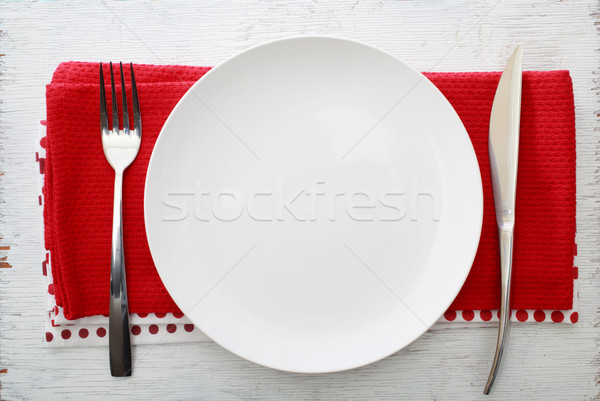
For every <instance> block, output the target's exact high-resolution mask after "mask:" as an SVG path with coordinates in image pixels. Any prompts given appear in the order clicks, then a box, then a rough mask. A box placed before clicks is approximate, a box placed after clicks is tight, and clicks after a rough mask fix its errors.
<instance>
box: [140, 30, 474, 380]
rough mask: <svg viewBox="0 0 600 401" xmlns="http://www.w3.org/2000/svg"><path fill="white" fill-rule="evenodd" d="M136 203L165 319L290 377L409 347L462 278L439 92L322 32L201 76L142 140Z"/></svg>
mask: <svg viewBox="0 0 600 401" xmlns="http://www.w3.org/2000/svg"><path fill="white" fill-rule="evenodd" d="M296 195H298V196H297V197H296ZM294 199H295V200H294ZM144 205H145V210H144V213H145V219H146V231H147V235H148V242H149V244H150V249H151V251H152V257H153V258H154V262H155V264H156V267H157V269H158V272H159V274H160V277H161V278H162V280H163V282H164V284H165V286H166V288H167V289H168V291H169V293H170V294H171V295H172V297H173V299H174V300H175V302H176V303H177V305H178V306H179V307H180V308H181V310H182V311H183V312H184V313H185V314H186V315H187V316H188V317H189V318H190V319H191V320H192V321H193V322H194V323H195V325H196V326H197V327H198V328H199V329H200V330H202V331H203V332H204V333H206V334H207V335H208V336H209V337H210V338H211V339H213V340H214V341H215V342H217V343H218V344H220V345H221V346H223V347H225V348H226V349H228V350H230V351H231V352H234V353H235V354H237V355H239V356H241V357H243V358H246V359H248V360H250V361H253V362H256V363H259V364H262V365H265V366H269V367H272V368H276V369H281V370H288V371H295V372H330V371H339V370H344V369H350V368H354V367H358V366H362V365H365V364H368V363H371V362H374V361H376V360H379V359H381V358H384V357H385V356H387V355H390V354H392V353H394V352H396V351H398V350H399V349H401V348H402V347H404V346H406V345H408V344H409V343H410V342H412V341H413V340H415V339H416V338H417V337H419V336H420V335H421V334H423V333H424V332H425V331H426V330H427V329H428V328H429V327H430V326H431V325H432V324H433V323H434V322H435V321H436V320H437V319H438V318H439V317H440V316H441V315H442V313H443V312H444V311H445V310H446V308H448V306H449V305H450V303H451V302H452V300H453V299H454V297H455V296H456V295H457V293H458V291H459V290H460V288H461V286H462V284H463V282H464V280H465V279H466V277H467V274H468V272H469V269H470V268H471V264H472V262H473V258H474V256H475V252H476V249H477V244H478V241H479V234H480V230H481V222H482V212H483V203H482V189H481V178H480V174H479V168H478V164H477V160H476V157H475V154H474V151H473V147H472V145H471V142H470V140H469V137H468V135H467V132H466V131H465V128H464V127H463V125H462V123H461V121H460V119H459V118H458V116H457V115H456V113H455V111H454V109H453V108H452V107H451V106H450V104H449V103H448V101H447V100H446V99H445V98H444V96H442V94H441V93H440V92H439V91H438V90H437V89H436V88H435V87H434V86H433V85H432V84H431V83H430V82H429V81H428V80H427V79H426V78H425V77H424V76H423V75H421V74H420V73H418V72H417V71H415V70H413V69H412V68H410V67H408V66H407V65H406V64H404V63H403V62H401V61H399V60H398V59H396V58H394V57H392V56H390V55H389V54H386V53H384V52H382V51H381V50H378V49H375V48H373V47H370V46H366V45H364V44H360V43H357V42H353V41H348V40H343V39H336V38H325V37H301V38H292V39H284V40H279V41H275V42H270V43H267V44H264V45H261V46H258V47H254V48H252V49H250V50H247V51H245V52H243V53H241V54H238V55H237V56H235V57H233V58H231V59H229V60H227V61H226V62H224V63H223V64H221V65H219V66H218V67H216V68H214V69H213V70H211V71H210V72H209V73H208V74H206V75H205V76H204V77H203V78H202V79H200V80H199V81H198V82H197V83H196V84H195V85H194V86H193V87H192V88H191V89H190V90H189V91H188V92H187V93H186V95H185V96H184V97H183V98H182V99H181V101H180V102H179V103H178V104H177V106H176V107H175V109H174V110H173V112H172V113H171V116H170V117H169V119H168V120H167V122H166V123H165V125H164V127H163V129H162V132H161V134H160V137H159V138H158V141H157V142H156V146H155V148H154V152H153V153H152V158H151V161H150V165H149V168H148V175H147V178H146V192H145V204H144Z"/></svg>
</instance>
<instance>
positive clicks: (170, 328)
mask: <svg viewBox="0 0 600 401" xmlns="http://www.w3.org/2000/svg"><path fill="white" fill-rule="evenodd" d="M167 331H168V332H169V333H175V332H176V331H177V326H175V325H174V324H172V323H171V324H167Z"/></svg>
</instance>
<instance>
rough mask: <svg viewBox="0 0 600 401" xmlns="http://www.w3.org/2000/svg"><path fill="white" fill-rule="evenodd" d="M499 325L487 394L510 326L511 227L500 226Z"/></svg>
mask: <svg viewBox="0 0 600 401" xmlns="http://www.w3.org/2000/svg"><path fill="white" fill-rule="evenodd" d="M499 237H500V275H501V279H500V286H501V296H500V326H499V328H498V341H497V343H496V353H495V355H494V361H493V362H492V368H491V370H490V375H489V377H488V380H487V383H486V385H485V389H484V390H483V394H486V395H487V394H489V393H490V391H491V389H492V386H493V385H494V382H495V381H496V377H497V376H498V372H499V371H500V366H501V363H502V354H503V353H504V348H505V347H506V344H507V342H508V332H509V328H510V275H511V270H512V254H513V228H512V227H510V228H500V230H499Z"/></svg>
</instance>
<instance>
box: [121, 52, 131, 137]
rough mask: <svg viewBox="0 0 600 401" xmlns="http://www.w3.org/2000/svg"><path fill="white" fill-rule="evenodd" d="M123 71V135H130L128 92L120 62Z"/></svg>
mask: <svg viewBox="0 0 600 401" xmlns="http://www.w3.org/2000/svg"><path fill="white" fill-rule="evenodd" d="M119 66H120V69H121V99H122V102H121V103H123V133H124V134H126V135H129V112H128V111H127V91H126V90H125V77H123V63H122V62H119Z"/></svg>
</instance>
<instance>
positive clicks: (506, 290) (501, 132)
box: [483, 45, 523, 394]
mask: <svg viewBox="0 0 600 401" xmlns="http://www.w3.org/2000/svg"><path fill="white" fill-rule="evenodd" d="M522 62H523V48H522V46H521V45H519V46H517V48H516V49H515V50H514V52H513V54H512V56H510V59H509V60H508V63H507V65H506V69H505V70H504V72H503V73H502V76H501V77H500V82H498V89H496V96H495V97H494V103H493V105H492V114H491V116H490V136H489V145H488V146H489V154H490V169H491V172H492V188H493V190H494V206H495V208H496V222H497V223H498V236H499V238H500V272H501V291H502V293H501V301H500V327H499V330H498V342H497V344H496V354H495V355H494V362H493V363H492V369H491V370H490V375H489V377H488V380H487V384H486V385H485V389H484V390H483V394H489V393H490V390H491V389H492V386H493V385H494V381H495V380H496V377H497V375H498V371H499V370H500V363H501V361H502V354H503V352H504V348H505V347H506V342H507V339H508V328H509V324H510V274H511V270H512V250H513V229H514V225H515V198H516V194H517V165H518V159H519V124H520V120H521V78H522Z"/></svg>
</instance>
